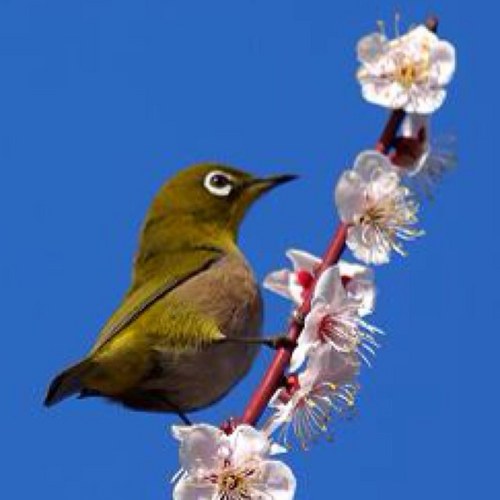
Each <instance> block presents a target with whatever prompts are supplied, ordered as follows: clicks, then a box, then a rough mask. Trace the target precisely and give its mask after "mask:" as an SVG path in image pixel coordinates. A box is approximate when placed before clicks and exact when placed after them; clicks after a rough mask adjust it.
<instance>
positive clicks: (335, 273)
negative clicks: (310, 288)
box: [290, 266, 381, 372]
mask: <svg viewBox="0 0 500 500" xmlns="http://www.w3.org/2000/svg"><path fill="white" fill-rule="evenodd" d="M359 305H360V302H359V299H358V298H356V297H352V296H349V294H348V293H347V292H346V290H345V288H344V287H343V285H342V279H341V277H340V270H339V267H338V266H332V267H330V268H328V269H327V270H326V271H325V272H324V273H323V274H322V275H321V276H320V278H319V280H318V283H317V285H316V289H315V291H314V296H313V299H312V302H311V311H310V312H309V314H308V315H307V316H306V318H305V322H304V328H303V330H302V332H301V334H300V336H299V339H298V341H297V347H296V348H295V350H294V351H293V354H292V358H291V360H290V370H291V371H292V372H293V371H296V370H297V369H298V368H299V367H300V366H301V365H302V364H303V363H304V360H305V359H306V356H308V354H309V353H310V352H311V351H313V350H314V349H316V348H317V347H319V346H320V345H322V344H327V345H329V346H330V347H331V348H333V349H335V350H336V351H338V352H341V353H347V354H356V353H357V354H358V355H359V356H360V357H361V358H362V359H363V360H364V361H365V362H366V363H367V364H368V365H369V364H370V362H369V360H368V358H367V354H366V353H368V354H372V355H374V354H375V351H374V349H375V348H377V347H379V345H378V342H377V341H376V340H375V337H374V335H375V334H377V333H381V330H379V329H377V328H375V327H374V326H371V325H369V324H368V323H366V322H365V321H364V320H363V319H362V318H361V316H360V314H359Z"/></svg>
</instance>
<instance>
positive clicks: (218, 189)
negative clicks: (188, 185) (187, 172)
mask: <svg viewBox="0 0 500 500" xmlns="http://www.w3.org/2000/svg"><path fill="white" fill-rule="evenodd" d="M203 184H204V186H205V188H206V189H207V191H208V192H209V193H212V194H214V195H215V196H228V195H229V193H230V192H231V191H232V190H233V179H232V177H231V176H230V175H228V174H225V173H224V172H219V171H215V172H210V173H209V174H208V175H207V176H206V177H205V181H204V183H203Z"/></svg>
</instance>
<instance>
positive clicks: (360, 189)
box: [335, 151, 423, 264]
mask: <svg viewBox="0 0 500 500" xmlns="http://www.w3.org/2000/svg"><path fill="white" fill-rule="evenodd" d="M397 170H398V169H397V168H396V167H394V166H393V165H392V164H391V162H390V161H389V159H388V158H387V157H386V156H384V155H382V154H380V153H378V152H377V151H364V152H362V153H360V154H359V155H358V157H357V158H356V161H355V163H354V168H353V169H352V170H347V171H346V172H344V173H343V174H342V176H341V177H340V180H339V182H338V183H337V187H336V190H335V201H336V204H337V208H338V211H339V215H340V218H341V219H342V221H343V222H344V223H346V224H348V225H349V228H348V231H347V246H348V247H349V248H350V249H351V251H352V252H353V253H354V255H355V256H356V257H357V258H358V259H360V260H361V261H363V262H364V263H366V264H383V263H386V262H389V259H390V254H391V251H392V250H395V251H396V252H398V253H399V254H401V255H405V252H404V250H403V247H402V245H401V243H400V242H399V241H398V240H399V239H402V240H412V239H415V238H416V237H417V236H421V235H422V234H423V232H422V231H419V230H417V229H415V228H414V227H413V226H414V225H415V224H416V223H417V211H418V204H417V203H416V201H415V200H414V198H413V195H412V193H411V191H410V190H409V189H408V188H407V187H405V186H403V185H401V179H400V175H399V174H398V172H397Z"/></svg>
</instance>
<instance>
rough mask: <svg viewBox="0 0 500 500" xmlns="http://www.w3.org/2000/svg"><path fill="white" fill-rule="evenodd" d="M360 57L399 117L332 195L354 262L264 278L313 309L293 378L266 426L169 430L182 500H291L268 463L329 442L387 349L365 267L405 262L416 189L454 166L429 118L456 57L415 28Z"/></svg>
mask: <svg viewBox="0 0 500 500" xmlns="http://www.w3.org/2000/svg"><path fill="white" fill-rule="evenodd" d="M357 55H358V59H359V62H360V68H359V71H358V75H357V76H358V80H359V83H360V85H361V89H362V95H363V97H364V98H365V99H366V100H367V101H369V102H371V103H374V104H378V105H380V106H383V107H386V108H389V109H391V110H399V111H403V112H404V119H403V121H402V123H401V126H400V127H399V133H398V134H397V135H395V137H394V138H393V139H392V141H391V144H390V145H389V146H390V147H384V148H377V149H374V150H367V151H363V152H361V153H360V154H359V155H358V156H357V157H356V159H355V161H354V165H353V167H352V168H350V169H348V170H346V171H345V172H343V173H342V174H341V176H340V178H339V180H338V183H337V185H336V187H335V190H334V191H335V192H334V199H335V204H336V207H337V211H338V215H339V218H340V220H341V222H342V224H343V225H344V227H345V228H346V238H345V243H346V246H347V247H348V248H349V249H350V250H351V252H352V254H353V256H354V258H355V259H357V260H358V261H359V263H351V262H346V261H343V260H340V261H338V262H336V263H333V264H332V265H328V266H325V265H324V262H323V261H322V259H320V258H318V257H316V256H314V255H312V254H310V253H308V252H305V251H301V250H295V249H293V250H289V251H288V252H287V257H288V259H289V260H290V263H291V266H290V268H289V269H281V270H278V271H275V272H272V273H270V274H269V275H268V276H267V277H266V278H265V280H264V287H266V288H267V289H269V290H271V291H273V292H276V293H277V294H279V295H281V296H283V297H285V298H286V299H288V300H290V301H291V302H292V304H293V305H294V307H296V308H297V311H298V310H301V308H302V307H303V305H304V303H306V304H308V308H307V314H306V315H305V316H304V317H303V318H297V317H296V318H295V321H300V322H301V325H300V326H301V332H300V335H299V336H298V340H297V343H296V346H295V348H294V349H293V352H292V354H291V358H290V363H289V367H288V372H287V374H286V375H284V377H283V383H282V384H281V385H280V387H279V388H278V389H277V390H276V392H275V393H274V395H273V397H272V398H271V399H270V401H269V402H268V407H269V413H270V416H269V417H268V419H267V421H266V422H265V424H264V426H263V427H262V429H261V430H257V429H256V428H254V427H252V426H249V425H239V426H236V428H235V429H234V430H233V429H232V430H231V431H232V432H229V433H228V432H225V431H223V430H220V429H218V428H216V427H212V426H209V425H206V424H198V425H193V426H184V427H178V426H176V427H174V429H173V434H174V437H175V438H176V439H177V440H179V441H180V446H181V447H180V460H181V465H182V469H181V471H180V473H179V475H178V477H177V478H176V485H175V488H174V498H175V499H178V500H181V499H182V500H195V499H199V500H202V499H207V500H208V499H214V500H215V499H221V500H243V499H245V500H246V499H264V498H265V499H275V500H286V499H291V498H293V496H294V494H295V488H296V482H295V478H294V475H293V473H292V471H291V470H290V469H289V467H288V466H286V465H285V464H284V463H283V462H281V461H278V460H275V459H273V458H271V457H272V456H273V455H274V454H276V453H277V452H283V451H287V450H289V449H290V448H292V447H293V443H294V442H297V443H298V444H299V446H300V447H302V448H307V447H308V446H309V445H310V443H311V442H313V441H314V440H315V439H316V438H317V437H319V436H320V435H326V436H329V435H330V433H331V432H332V420H338V419H343V418H345V417H347V416H350V415H352V413H353V409H354V406H355V401H356V397H357V393H358V391H359V382H358V379H359V373H360V370H361V368H362V367H363V365H368V366H370V365H371V364H372V361H373V357H374V355H375V353H376V351H377V349H378V348H379V347H380V345H381V338H382V335H383V332H382V330H380V329H379V328H377V327H376V326H374V325H373V324H372V323H371V321H370V317H371V315H372V314H373V313H374V310H375V302H376V288H375V282H374V271H373V269H372V268H370V267H368V266H370V265H372V266H378V265H382V264H386V263H388V262H389V261H390V260H391V258H392V256H393V252H396V253H398V254H400V255H406V249H405V247H404V245H403V242H408V241H411V240H414V239H415V238H417V237H419V236H421V235H422V234H423V231H422V230H420V229H419V228H418V227H417V224H418V219H417V215H418V209H419V204H418V201H417V197H416V196H415V195H414V193H413V191H412V189H411V188H412V187H414V186H415V185H417V186H420V187H421V188H422V189H423V190H424V192H425V193H428V189H429V187H430V185H431V184H433V183H434V182H435V181H436V180H438V179H439V178H440V177H441V175H442V174H443V173H444V172H445V171H446V170H447V169H449V168H450V167H451V166H452V165H453V163H454V154H453V152H452V151H451V150H448V149H440V148H439V147H436V146H435V145H434V144H433V142H432V141H431V139H430V126H429V122H430V115H431V113H434V112H435V111H436V110H437V109H439V108H440V107H441V105H442V104H443V102H444V100H445V98H446V85H447V84H448V83H449V82H450V80H451V78H452V76H453V73H454V71H455V50H454V47H453V46H452V45H451V44H450V43H448V42H446V41H443V40H440V39H439V38H438V37H437V36H436V34H435V33H433V32H432V31H431V30H430V29H428V28H427V27H425V26H417V27H415V28H413V29H411V30H410V31H409V32H408V33H406V34H404V35H402V36H398V37H396V38H394V39H388V38H387V36H386V35H385V33H383V32H381V31H379V32H376V33H372V34H370V35H368V36H366V37H363V38H362V39H361V40H360V41H359V43H358V45H357ZM391 148H392V151H391V150H390V149H391ZM325 267H326V268H325Z"/></svg>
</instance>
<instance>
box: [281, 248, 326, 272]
mask: <svg viewBox="0 0 500 500" xmlns="http://www.w3.org/2000/svg"><path fill="white" fill-rule="evenodd" d="M286 256H287V257H288V258H289V259H290V261H291V262H292V264H293V269H294V271H297V270H298V269H301V270H304V271H307V272H309V273H311V274H312V273H313V272H314V268H315V267H316V266H317V265H318V264H320V263H321V259H320V258H319V257H316V256H315V255H313V254H312V253H309V252H305V251H303V250H296V249H294V248H291V249H290V250H288V251H287V252H286Z"/></svg>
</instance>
